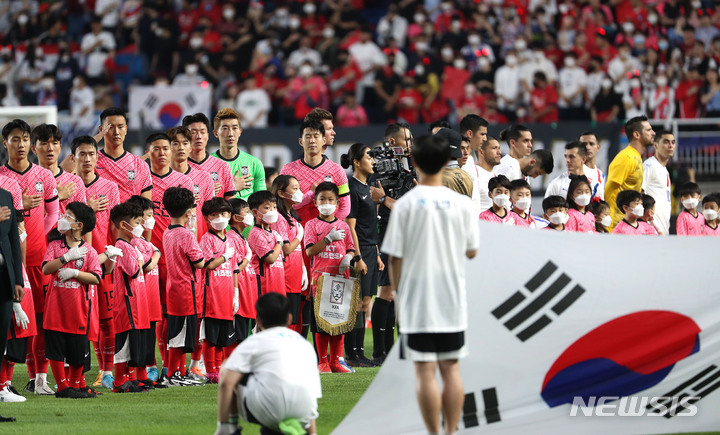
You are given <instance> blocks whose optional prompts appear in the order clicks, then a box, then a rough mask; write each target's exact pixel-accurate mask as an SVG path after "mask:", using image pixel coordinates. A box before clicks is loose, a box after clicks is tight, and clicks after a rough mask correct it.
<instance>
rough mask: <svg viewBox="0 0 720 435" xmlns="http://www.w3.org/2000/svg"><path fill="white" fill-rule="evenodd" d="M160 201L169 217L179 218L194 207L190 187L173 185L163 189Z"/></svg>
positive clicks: (193, 196)
mask: <svg viewBox="0 0 720 435" xmlns="http://www.w3.org/2000/svg"><path fill="white" fill-rule="evenodd" d="M162 203H163V207H165V210H167V213H168V214H169V215H170V217H173V218H179V217H181V216H182V215H184V214H185V213H187V211H188V210H190V209H191V208H193V207H195V195H193V193H192V192H191V191H190V189H186V188H184V187H179V186H174V187H171V188H169V189H168V190H166V191H165V194H164V195H163V198H162Z"/></svg>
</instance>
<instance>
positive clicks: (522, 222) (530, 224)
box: [508, 210, 537, 228]
mask: <svg viewBox="0 0 720 435" xmlns="http://www.w3.org/2000/svg"><path fill="white" fill-rule="evenodd" d="M510 213H512V219H513V222H514V223H515V226H516V227H527V228H537V225H536V224H535V219H534V218H533V217H532V215H531V214H530V213H525V217H522V216H520V214H518V212H516V211H515V210H510ZM510 213H508V214H510Z"/></svg>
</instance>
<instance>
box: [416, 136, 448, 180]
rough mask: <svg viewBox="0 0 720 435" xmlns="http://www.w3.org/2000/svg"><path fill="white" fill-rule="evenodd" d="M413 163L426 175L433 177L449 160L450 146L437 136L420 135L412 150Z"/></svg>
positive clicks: (445, 140)
mask: <svg viewBox="0 0 720 435" xmlns="http://www.w3.org/2000/svg"><path fill="white" fill-rule="evenodd" d="M412 157H413V163H414V164H415V165H416V166H417V167H418V168H420V170H421V171H423V172H424V173H426V174H428V175H434V174H437V173H438V172H440V170H441V169H442V168H443V167H444V166H445V165H446V164H447V162H448V161H449V160H450V144H449V143H448V141H447V139H445V138H444V137H442V136H438V135H429V134H426V135H422V136H420V137H419V138H418V139H417V140H416V141H415V145H414V146H413V148H412Z"/></svg>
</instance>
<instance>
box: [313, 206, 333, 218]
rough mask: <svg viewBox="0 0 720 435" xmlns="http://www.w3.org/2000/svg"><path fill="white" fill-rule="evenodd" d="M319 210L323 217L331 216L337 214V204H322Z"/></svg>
mask: <svg viewBox="0 0 720 435" xmlns="http://www.w3.org/2000/svg"><path fill="white" fill-rule="evenodd" d="M317 208H318V211H319V212H320V214H321V215H323V216H330V215H332V214H333V213H335V209H336V208H337V206H336V205H335V204H320V205H318V206H317Z"/></svg>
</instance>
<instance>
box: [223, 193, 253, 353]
mask: <svg viewBox="0 0 720 435" xmlns="http://www.w3.org/2000/svg"><path fill="white" fill-rule="evenodd" d="M230 206H231V207H232V215H231V217H230V230H229V231H228V232H227V237H228V239H229V240H231V241H232V242H233V243H234V248H235V255H236V256H237V259H238V260H241V261H240V263H238V266H237V268H238V271H239V272H238V282H237V284H238V294H239V296H240V298H239V308H238V310H237V312H236V313H235V332H236V334H237V342H238V343H241V342H242V341H243V340H245V339H246V338H247V337H248V335H249V333H250V330H251V329H252V328H253V326H254V324H255V317H256V315H257V313H256V312H255V302H257V300H258V281H257V276H256V275H255V269H254V268H253V266H252V264H250V262H251V260H252V251H251V250H250V244H248V241H247V240H246V239H245V237H244V236H243V235H242V233H243V231H245V229H246V228H252V227H253V225H254V224H255V219H254V218H253V214H252V212H251V211H250V207H249V206H248V203H247V202H246V201H245V200H244V199H240V198H232V199H230ZM231 346H232V345H231Z"/></svg>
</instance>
